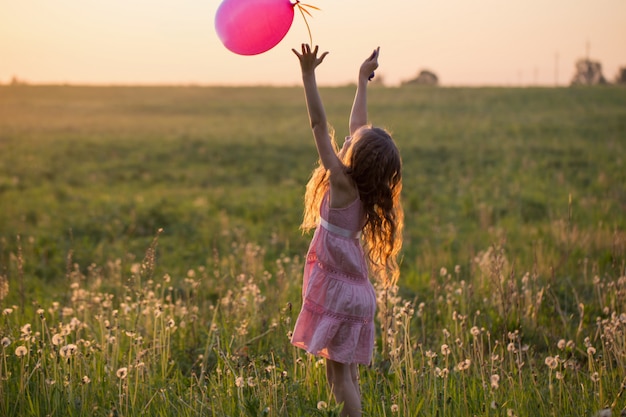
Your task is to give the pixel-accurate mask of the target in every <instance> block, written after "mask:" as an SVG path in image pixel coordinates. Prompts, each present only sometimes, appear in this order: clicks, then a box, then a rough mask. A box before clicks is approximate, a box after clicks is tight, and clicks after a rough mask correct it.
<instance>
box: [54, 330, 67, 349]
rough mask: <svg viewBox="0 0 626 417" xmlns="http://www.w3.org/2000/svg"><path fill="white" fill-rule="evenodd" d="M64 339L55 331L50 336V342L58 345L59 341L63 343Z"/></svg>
mask: <svg viewBox="0 0 626 417" xmlns="http://www.w3.org/2000/svg"><path fill="white" fill-rule="evenodd" d="M64 341H65V339H64V338H63V336H62V335H60V334H59V333H55V334H54V335H53V336H52V344H53V345H54V346H59V345H60V344H61V343H63V342H64Z"/></svg>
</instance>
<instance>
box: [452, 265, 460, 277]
mask: <svg viewBox="0 0 626 417" xmlns="http://www.w3.org/2000/svg"><path fill="white" fill-rule="evenodd" d="M454 273H455V274H457V275H458V274H460V273H461V265H455V266H454Z"/></svg>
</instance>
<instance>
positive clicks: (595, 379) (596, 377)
mask: <svg viewBox="0 0 626 417" xmlns="http://www.w3.org/2000/svg"><path fill="white" fill-rule="evenodd" d="M591 381H593V382H599V381H600V374H599V373H597V372H594V373H592V374H591Z"/></svg>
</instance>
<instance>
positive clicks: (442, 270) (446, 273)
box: [439, 266, 448, 277]
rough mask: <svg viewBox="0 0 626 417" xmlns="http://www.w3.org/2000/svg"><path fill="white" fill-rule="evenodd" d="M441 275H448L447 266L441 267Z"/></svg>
mask: <svg viewBox="0 0 626 417" xmlns="http://www.w3.org/2000/svg"><path fill="white" fill-rule="evenodd" d="M439 275H440V276H442V277H445V276H446V275H448V270H447V269H446V267H445V266H442V267H441V269H440V270H439Z"/></svg>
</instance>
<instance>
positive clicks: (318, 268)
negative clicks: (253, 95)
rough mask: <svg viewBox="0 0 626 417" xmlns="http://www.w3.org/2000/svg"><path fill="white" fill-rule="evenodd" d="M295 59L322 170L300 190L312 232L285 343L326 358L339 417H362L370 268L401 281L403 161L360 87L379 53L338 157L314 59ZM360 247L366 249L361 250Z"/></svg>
mask: <svg viewBox="0 0 626 417" xmlns="http://www.w3.org/2000/svg"><path fill="white" fill-rule="evenodd" d="M293 52H294V53H295V54H296V56H297V57H298V59H299V60H300V67H301V70H302V80H303V83H304V92H305V98H306V105H307V110H308V113H309V119H310V122H311V129H312V130H313V137H314V138H315V144H316V146H317V151H318V153H319V157H320V165H319V166H318V167H317V168H316V169H315V170H314V171H313V174H312V177H311V179H310V180H309V183H308V184H307V187H306V194H305V210H304V220H303V222H302V226H301V227H302V229H303V230H305V231H308V230H311V229H313V228H316V230H315V233H314V235H313V239H312V241H311V244H310V247H309V251H308V254H307V258H306V265H305V267H304V280H303V281H304V282H303V288H302V297H303V305H302V310H301V311H300V314H299V316H298V320H297V322H296V325H295V328H294V331H293V336H292V340H291V343H293V344H294V345H295V346H297V347H299V348H302V349H304V350H306V351H307V352H309V353H312V354H314V355H317V356H321V357H324V358H326V376H327V378H328V383H329V385H330V388H331V390H332V392H333V395H334V396H335V399H336V401H337V403H339V404H341V403H343V409H342V414H341V415H342V416H350V417H357V416H358V417H360V416H361V393H360V389H359V385H358V369H357V364H365V365H369V364H370V362H371V358H372V352H373V348H374V313H375V310H376V294H375V291H374V287H373V285H372V284H371V283H370V281H369V279H368V276H369V273H368V271H371V273H372V274H373V275H374V276H375V277H376V278H377V279H378V280H379V282H380V283H381V284H382V285H383V286H385V287H388V286H390V285H393V284H394V283H395V281H396V280H397V277H398V264H397V261H396V259H397V255H398V251H399V250H400V246H401V244H402V226H403V211H402V207H401V205H400V190H401V189H402V176H401V166H402V163H401V160H400V154H399V152H398V149H397V148H396V146H395V144H394V142H393V140H392V138H391V136H390V135H389V133H388V132H387V131H385V130H384V129H381V128H377V127H372V126H370V125H367V124H366V123H367V95H366V89H367V82H368V80H369V79H371V77H372V76H373V74H374V70H376V68H378V52H379V49H375V50H374V52H373V53H372V54H371V55H370V56H369V57H368V58H367V59H366V60H365V62H363V64H361V67H360V70H359V76H358V83H357V90H356V95H355V97H354V102H353V105H352V111H351V114H350V122H349V129H350V136H349V137H348V138H346V140H345V142H344V144H343V147H342V148H341V150H340V151H339V152H336V146H335V142H334V139H333V138H332V137H331V135H330V133H329V128H328V125H327V121H326V113H325V111H324V106H323V105H322V100H321V98H320V95H319V91H318V89H317V82H316V79H315V69H316V67H317V66H318V65H320V64H321V63H322V61H323V60H324V58H325V57H326V55H327V54H328V52H324V53H323V54H321V55H320V56H319V57H318V56H317V53H318V47H317V46H316V47H315V49H314V50H313V51H311V47H310V46H309V45H305V44H303V45H302V51H301V53H298V51H296V50H295V49H294V50H293ZM361 241H363V244H364V248H363V246H362V245H361Z"/></svg>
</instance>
